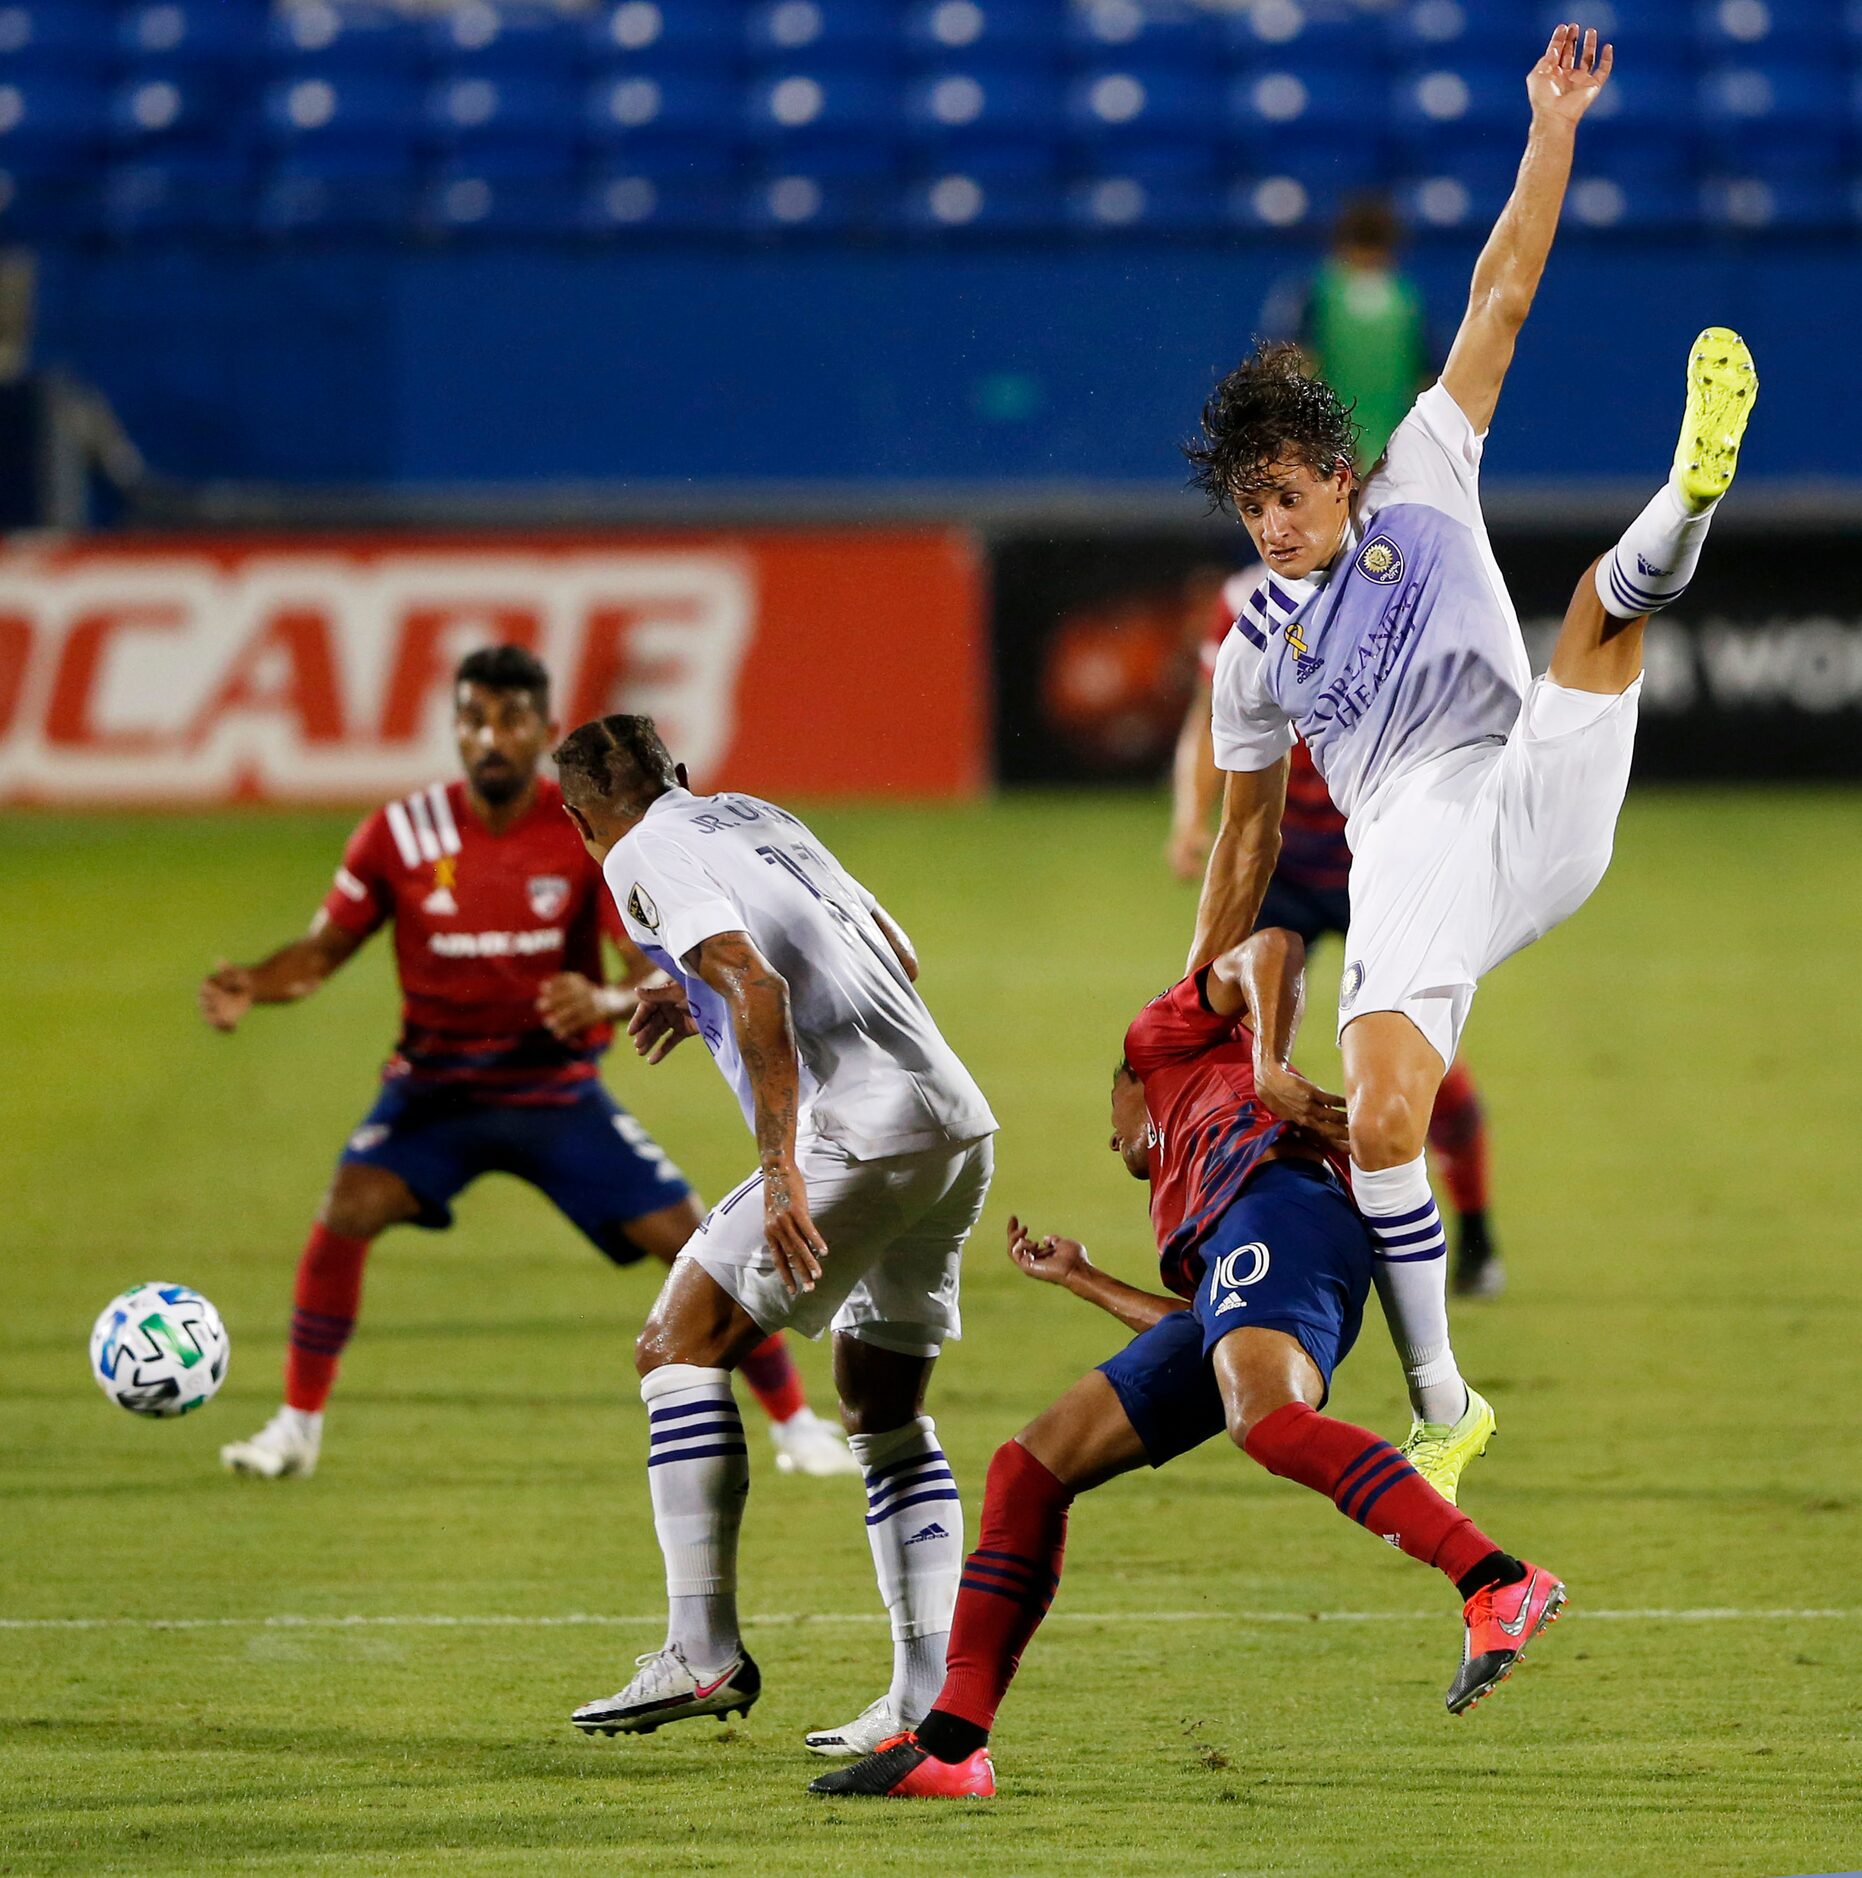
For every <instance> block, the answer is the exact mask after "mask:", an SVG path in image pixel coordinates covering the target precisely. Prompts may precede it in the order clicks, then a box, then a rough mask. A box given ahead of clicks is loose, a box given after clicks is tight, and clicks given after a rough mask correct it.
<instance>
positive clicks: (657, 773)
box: [556, 711, 679, 805]
mask: <svg viewBox="0 0 1862 1878" xmlns="http://www.w3.org/2000/svg"><path fill="white" fill-rule="evenodd" d="M556 773H557V775H558V776H560V777H561V778H562V786H563V793H564V794H565V795H567V796H570V797H571V798H573V799H574V800H577V801H594V802H603V803H613V804H617V805H634V804H638V803H641V802H650V801H653V800H655V799H656V798H657V797H659V796H662V795H664V794H665V792H666V791H667V790H668V789H671V788H673V787H674V786H675V785H676V784H677V782H678V780H679V776H678V771H677V770H676V769H675V767H674V765H673V760H672V752H671V751H670V750H668V749H667V748H666V745H665V743H664V742H663V741H662V739H661V737H660V734H659V731H658V729H657V728H656V727H655V725H654V722H653V720H652V718H650V717H636V716H634V715H633V714H632V713H631V712H627V711H616V712H615V713H614V714H613V715H612V716H611V717H598V718H595V719H594V720H593V721H592V722H590V723H587V724H580V725H578V726H577V727H576V728H575V729H574V730H572V731H570V733H569V734H568V736H566V737H565V738H564V739H563V740H562V742H561V743H559V744H558V745H557V746H556Z"/></svg>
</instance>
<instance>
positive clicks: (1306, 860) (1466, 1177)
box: [1164, 572, 1506, 1298]
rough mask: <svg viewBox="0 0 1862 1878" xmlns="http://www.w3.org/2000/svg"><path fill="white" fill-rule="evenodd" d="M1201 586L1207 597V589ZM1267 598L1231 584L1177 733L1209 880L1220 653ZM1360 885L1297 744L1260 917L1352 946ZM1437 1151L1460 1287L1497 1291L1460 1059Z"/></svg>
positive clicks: (1186, 852)
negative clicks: (1355, 888)
mask: <svg viewBox="0 0 1862 1878" xmlns="http://www.w3.org/2000/svg"><path fill="white" fill-rule="evenodd" d="M1199 591H1200V593H1201V594H1202V595H1204V596H1206V593H1207V589H1200V590H1199ZM1260 604H1261V603H1260V601H1259V598H1258V584H1257V580H1256V576H1255V574H1254V573H1253V572H1248V573H1242V574H1236V575H1235V576H1234V577H1233V578H1232V579H1230V580H1228V581H1227V582H1226V583H1224V585H1223V587H1222V590H1221V593H1220V596H1219V597H1218V598H1217V599H1216V601H1215V602H1214V608H1213V611H1212V612H1211V613H1210V614H1209V618H1208V622H1207V626H1206V629H1205V630H1204V631H1203V635H1202V653H1201V670H1200V675H1199V677H1198V679H1197V684H1196V690H1195V694H1194V695H1193V696H1192V697H1191V699H1190V703H1189V708H1188V709H1187V710H1186V711H1185V712H1184V714H1183V727H1182V729H1181V730H1179V731H1178V733H1177V748H1176V755H1175V758H1174V760H1173V762H1172V765H1171V773H1170V785H1171V786H1170V796H1171V813H1170V839H1169V841H1168V842H1167V843H1166V845H1165V849H1164V853H1165V858H1166V859H1167V860H1168V861H1169V863H1170V869H1171V872H1172V873H1174V874H1175V875H1176V877H1177V878H1178V879H1179V880H1185V881H1200V880H1201V879H1202V877H1203V872H1204V870H1205V869H1206V868H1207V866H1208V864H1209V849H1210V845H1211V843H1212V842H1213V840H1214V831H1213V829H1212V827H1211V825H1210V823H1211V811H1212V810H1213V809H1214V807H1215V803H1216V798H1217V797H1218V796H1219V795H1220V794H1221V779H1222V772H1221V771H1220V770H1219V769H1217V768H1216V762H1215V740H1214V736H1213V733H1212V731H1211V727H1210V697H1211V687H1212V685H1213V683H1214V680H1215V661H1216V654H1217V652H1218V651H1220V649H1221V646H1222V641H1223V640H1224V639H1226V638H1227V637H1228V635H1229V632H1230V631H1231V629H1232V628H1233V625H1234V622H1235V618H1236V615H1237V614H1239V613H1241V612H1242V610H1243V609H1244V608H1247V607H1251V606H1258V605H1260ZM1198 610H1199V612H1200V606H1199V609H1198ZM1350 883H1351V846H1350V844H1349V843H1348V842H1347V841H1346V839H1345V818H1344V816H1342V815H1341V814H1339V812H1338V809H1337V808H1336V806H1335V805H1334V804H1333V801H1332V795H1331V791H1330V790H1328V789H1327V788H1326V786H1325V778H1324V777H1323V776H1321V775H1320V774H1319V772H1318V770H1317V769H1315V768H1314V767H1313V760H1312V754H1311V752H1310V751H1309V750H1308V749H1307V748H1306V746H1305V744H1303V743H1295V744H1294V746H1293V753H1292V758H1291V762H1290V765H1289V768H1288V770H1287V805H1286V809H1285V811H1284V812H1283V814H1282V817H1281V822H1280V859H1279V861H1278V862H1277V863H1276V864H1275V867H1274V877H1273V879H1272V880H1271V881H1270V882H1269V883H1268V888H1267V897H1266V898H1265V899H1264V900H1263V901H1262V902H1261V912H1260V917H1259V918H1258V919H1257V920H1256V921H1255V924H1256V925H1257V926H1260V927H1267V926H1284V927H1286V928H1287V929H1288V930H1289V931H1291V932H1296V933H1298V934H1299V936H1300V937H1301V938H1302V939H1303V940H1305V942H1306V944H1307V945H1308V946H1311V945H1312V944H1313V943H1314V942H1315V941H1316V940H1319V939H1321V938H1323V937H1324V936H1325V935H1326V934H1327V933H1336V934H1337V935H1338V938H1339V941H1340V943H1341V944H1342V943H1343V941H1344V937H1345V929H1346V927H1348V926H1349V925H1350V924H1351V892H1350ZM1429 1149H1430V1152H1431V1153H1432V1154H1433V1155H1434V1157H1435V1165H1436V1169H1437V1171H1438V1172H1439V1173H1440V1175H1441V1178H1442V1184H1443V1185H1444V1186H1445V1187H1446V1188H1447V1189H1448V1198H1449V1203H1450V1204H1451V1205H1452V1206H1453V1207H1454V1209H1455V1217H1456V1228H1455V1264H1454V1276H1453V1283H1454V1287H1455V1290H1456V1292H1457V1293H1458V1294H1460V1295H1461V1296H1462V1297H1478V1298H1491V1297H1497V1296H1498V1295H1499V1294H1500V1292H1501V1291H1502V1290H1503V1289H1504V1288H1505V1285H1506V1269H1505V1267H1504V1266H1502V1264H1501V1263H1500V1257H1499V1254H1498V1252H1497V1251H1496V1249H1495V1246H1494V1238H1493V1228H1492V1226H1491V1224H1490V1223H1489V1221H1488V1218H1487V1204H1488V1178H1487V1117H1486V1114H1485V1112H1484V1111H1483V1109H1482V1107H1481V1098H1480V1092H1479V1090H1477V1089H1476V1088H1475V1086H1474V1078H1473V1077H1472V1076H1471V1075H1470V1074H1469V1073H1468V1067H1467V1065H1466V1064H1465V1063H1464V1062H1462V1060H1461V1059H1460V1058H1459V1057H1456V1059H1455V1060H1454V1062H1452V1063H1451V1064H1449V1066H1448V1074H1447V1075H1446V1076H1444V1077H1443V1078H1442V1082H1441V1086H1440V1088H1438V1089H1437V1091H1436V1095H1435V1109H1434V1112H1433V1113H1432V1114H1431V1115H1430V1117H1429Z"/></svg>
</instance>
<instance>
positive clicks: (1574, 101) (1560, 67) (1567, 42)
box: [1526, 25, 1616, 124]
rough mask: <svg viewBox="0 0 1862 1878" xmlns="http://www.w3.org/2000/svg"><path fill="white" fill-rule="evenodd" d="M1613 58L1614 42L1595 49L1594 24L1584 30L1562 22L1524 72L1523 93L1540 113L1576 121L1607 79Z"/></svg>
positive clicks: (1587, 108) (1594, 100)
mask: <svg viewBox="0 0 1862 1878" xmlns="http://www.w3.org/2000/svg"><path fill="white" fill-rule="evenodd" d="M1615 61H1616V48H1615V47H1614V46H1611V45H1606V46H1605V47H1604V48H1603V51H1602V52H1601V53H1599V52H1598V50H1597V33H1596V29H1595V28H1594V27H1593V28H1592V29H1591V30H1590V31H1589V32H1585V31H1584V30H1583V29H1582V28H1581V27H1579V26H1575V25H1572V26H1561V27H1559V29H1558V30H1557V32H1555V33H1553V35H1552V43H1551V44H1550V45H1549V46H1547V47H1546V48H1545V57H1544V58H1542V59H1541V60H1540V61H1539V62H1538V64H1537V65H1535V66H1534V67H1533V68H1532V70H1531V71H1530V72H1528V73H1527V74H1526V96H1527V98H1528V99H1530V100H1531V103H1532V108H1533V110H1534V111H1535V112H1536V113H1538V114H1539V115H1541V116H1544V117H1556V118H1562V119H1563V120H1564V121H1565V122H1566V123H1567V124H1575V123H1576V122H1577V121H1578V119H1579V118H1581V117H1582V116H1583V115H1584V113H1585V112H1586V111H1588V110H1589V109H1590V107H1591V106H1592V105H1593V104H1594V103H1595V102H1596V100H1597V94H1598V92H1600V91H1601V90H1602V89H1603V88H1604V86H1605V85H1606V84H1607V83H1608V82H1609V77H1610V67H1611V66H1612V65H1613V64H1614V63H1615Z"/></svg>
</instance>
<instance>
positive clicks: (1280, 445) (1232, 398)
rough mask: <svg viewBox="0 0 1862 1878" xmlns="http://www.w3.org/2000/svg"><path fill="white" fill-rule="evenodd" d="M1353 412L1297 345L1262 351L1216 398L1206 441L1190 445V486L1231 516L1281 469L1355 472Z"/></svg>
mask: <svg viewBox="0 0 1862 1878" xmlns="http://www.w3.org/2000/svg"><path fill="white" fill-rule="evenodd" d="M1351 412H1352V406H1350V405H1348V404H1346V403H1345V401H1344V400H1343V399H1342V398H1340V397H1339V395H1338V393H1337V392H1336V391H1334V390H1333V389H1332V387H1331V386H1330V385H1328V384H1327V383H1326V382H1325V380H1324V379H1322V378H1315V377H1314V376H1313V375H1312V373H1311V372H1309V371H1308V370H1307V369H1306V360H1305V356H1304V355H1303V354H1302V353H1301V351H1300V349H1299V347H1298V346H1292V345H1270V344H1266V343H1263V344H1260V345H1257V346H1256V347H1255V348H1254V350H1253V352H1251V353H1250V354H1249V355H1248V357H1247V358H1245V359H1243V360H1242V362H1241V363H1240V364H1239V365H1238V366H1236V367H1235V369H1234V370H1233V371H1232V372H1230V373H1229V374H1228V376H1227V377H1226V378H1224V379H1223V380H1222V382H1221V383H1220V384H1219V385H1217V386H1216V388H1215V390H1214V391H1213V392H1212V393H1211V394H1210V397H1209V402H1208V403H1207V404H1205V405H1204V406H1203V425H1202V435H1201V436H1200V437H1198V438H1197V439H1196V440H1195V441H1194V442H1192V443H1186V444H1185V445H1184V446H1183V454H1184V456H1185V457H1186V458H1187V459H1188V461H1189V465H1190V482H1191V483H1192V484H1193V485H1194V487H1196V488H1198V489H1200V490H1201V491H1202V492H1203V494H1204V495H1206V496H1207V497H1208V498H1209V506H1210V507H1211V508H1212V509H1220V508H1231V509H1232V508H1233V507H1234V504H1235V498H1236V497H1237V496H1238V495H1243V494H1246V493H1247V492H1248V491H1249V490H1251V489H1259V488H1262V487H1263V486H1264V485H1265V484H1266V483H1267V481H1268V474H1267V473H1268V471H1269V469H1271V468H1272V466H1273V465H1274V464H1275V463H1277V462H1284V461H1287V460H1291V461H1293V462H1295V463H1303V464H1305V466H1306V467H1307V468H1308V469H1309V470H1311V471H1312V473H1313V474H1314V475H1315V476H1330V475H1331V474H1332V472H1333V470H1334V469H1336V468H1337V466H1338V465H1339V464H1340V463H1349V464H1351V465H1352V466H1353V467H1354V468H1355V467H1356V464H1357V460H1358V437H1359V435H1360V431H1359V426H1358V424H1357V423H1356V421H1355V420H1354V419H1353V417H1352V415H1351Z"/></svg>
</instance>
